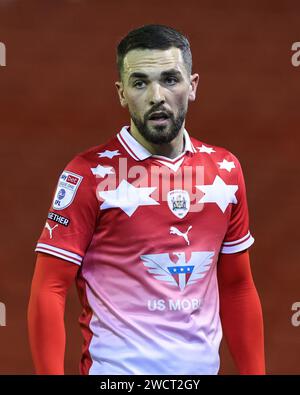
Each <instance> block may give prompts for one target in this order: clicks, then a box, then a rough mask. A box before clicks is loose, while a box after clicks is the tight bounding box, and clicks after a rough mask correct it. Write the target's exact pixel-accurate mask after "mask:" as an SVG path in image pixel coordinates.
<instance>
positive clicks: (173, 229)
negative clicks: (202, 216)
mask: <svg viewBox="0 0 300 395" xmlns="http://www.w3.org/2000/svg"><path fill="white" fill-rule="evenodd" d="M191 229H192V225H190V226H189V227H188V230H187V231H186V232H185V233H182V232H180V230H179V229H177V228H176V227H175V226H171V227H170V234H171V235H177V236H181V237H183V238H184V240H185V241H186V242H187V244H188V245H190V241H189V238H188V232H189V231H190V230H191Z"/></svg>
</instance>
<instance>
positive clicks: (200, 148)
mask: <svg viewBox="0 0 300 395" xmlns="http://www.w3.org/2000/svg"><path fill="white" fill-rule="evenodd" d="M197 148H198V150H199V152H206V153H207V154H211V153H212V152H216V151H215V150H214V149H213V148H212V147H207V146H206V145H204V144H202V146H201V147H197Z"/></svg>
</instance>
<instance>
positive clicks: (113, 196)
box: [99, 180, 159, 217]
mask: <svg viewBox="0 0 300 395" xmlns="http://www.w3.org/2000/svg"><path fill="white" fill-rule="evenodd" d="M155 189H156V187H149V188H148V187H144V188H142V187H141V188H136V187H135V186H134V185H132V184H130V183H128V182H127V181H126V180H122V182H121V183H120V184H119V186H118V188H117V189H113V190H111V191H102V192H99V196H100V197H101V198H102V199H104V203H102V205H101V206H100V209H101V210H105V209H107V208H113V207H119V208H120V209H121V210H123V211H124V212H125V213H126V214H127V215H128V216H129V217H131V216H132V214H133V213H134V212H135V210H136V209H137V208H138V207H139V206H154V205H159V203H158V202H157V201H156V200H154V199H152V198H151V197H150V196H149V195H150V194H151V193H152V192H153V191H154V190H155Z"/></svg>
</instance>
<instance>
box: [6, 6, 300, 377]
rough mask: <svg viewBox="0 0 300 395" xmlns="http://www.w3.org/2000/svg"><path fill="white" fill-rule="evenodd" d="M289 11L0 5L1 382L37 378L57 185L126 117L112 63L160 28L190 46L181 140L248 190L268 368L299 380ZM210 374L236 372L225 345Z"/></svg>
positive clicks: (73, 324)
mask: <svg viewBox="0 0 300 395" xmlns="http://www.w3.org/2000/svg"><path fill="white" fill-rule="evenodd" d="M299 15H300V2H299V1H290V0H287V1H283V0H282V1H277V0H273V1H266V0H262V1H257V0H245V1H243V2H241V1H210V2H207V1H205V2H204V1H199V0H197V1H196V0H194V1H191V0H186V1H184V2H182V1H179V0H173V1H172V2H161V1H159V0H152V1H151V2H150V1H147V2H146V1H145V2H141V1H140V0H139V1H138V0H137V1H130V0H127V1H125V2H123V1H117V0H111V1H109V2H102V1H96V0H90V1H87V0H86V1H80V0H78V1H71V0H69V1H67V0H64V1H63V0H47V1H30V0H26V1H12V0H10V1H9V0H6V1H4V0H0V42H2V43H4V44H5V46H6V66H5V67H0V133H1V140H0V141H1V143H0V168H1V194H0V207H1V227H0V232H1V234H0V246H1V271H0V302H3V303H5V305H6V314H7V315H6V326H3V327H0V349H1V353H0V374H32V373H33V372H34V370H33V365H32V361H31V356H30V351H29V345H28V340H27V324H26V310H27V303H28V298H29V291H30V283H31V278H32V274H33V270H34V264H35V253H34V247H35V243H36V240H37V238H38V237H39V234H40V232H41V230H42V227H43V226H44V222H45V219H46V214H47V210H48V207H49V205H50V201H51V197H52V193H53V191H54V188H55V185H56V182H57V178H58V175H59V174H60V172H61V170H62V169H63V167H64V166H65V165H66V163H67V162H68V161H69V160H70V159H71V158H72V157H73V156H74V155H75V154H76V153H78V152H81V151H83V150H85V149H87V148H89V147H90V146H93V145H97V144H100V143H102V142H104V141H106V140H107V139H108V138H109V137H110V136H112V135H114V134H116V133H117V132H118V131H119V130H120V129H121V127H122V126H124V125H129V116H128V113H127V110H126V109H123V108H122V107H121V106H120V104H119V100H118V97H117V91H116V88H115V86H114V82H115V81H116V80H117V72H116V65H115V51H116V46H117V44H118V42H119V41H120V40H121V38H122V37H123V36H125V35H126V34H127V33H128V31H129V30H131V29H133V28H137V27H139V26H141V25H144V24H148V23H162V24H166V25H170V26H172V27H174V28H177V29H178V30H180V31H182V32H183V33H184V34H186V35H187V37H188V38H189V40H190V43H191V48H192V53H193V72H197V73H199V74H200V83H199V86H198V96H197V100H196V102H194V103H192V104H190V108H189V112H188V117H187V122H186V128H187V130H188V131H189V133H190V134H191V135H193V136H195V137H197V138H199V139H201V140H202V141H204V142H206V143H208V144H215V145H220V146H224V147H226V148H228V149H229V150H230V151H232V152H233V153H234V154H235V155H237V156H238V158H239V159H240V161H241V163H242V166H243V169H244V175H245V179H246V184H247V192H248V202H249V211H250V222H251V231H252V233H253V235H254V237H255V239H256V242H255V244H254V245H253V247H252V248H251V250H250V251H251V261H252V269H253V275H254V278H255V282H256V285H257V288H258V291H259V294H260V296H261V301H262V306H263V311H264V318H265V340H266V358H267V370H268V373H272V374H287V373H291V374H299V373H300V326H299V327H295V326H293V325H292V324H291V317H292V310H291V306H292V304H293V303H294V302H297V301H300V286H299V285H300V270H299V258H300V252H299V231H298V226H299V219H300V216H299V201H300V184H299V170H300V165H299V161H300V157H299V140H300V139H299V125H300V111H299V98H300V66H299V67H294V66H293V65H292V63H291V56H292V50H291V47H292V44H293V43H294V42H297V41H300V23H299ZM79 313H80V305H79V302H78V299H77V294H76V291H75V287H73V288H72V290H71V292H70V294H69V299H68V304H67V309H66V330H67V350H66V373H69V374H77V373H78V364H79V358H80V351H81V334H80V330H79V325H78V323H77V319H78V316H79ZM221 355H222V368H221V373H223V374H232V373H235V368H234V365H233V363H232V360H231V357H230V355H229V353H228V350H227V348H226V345H224V344H223V345H222V352H221Z"/></svg>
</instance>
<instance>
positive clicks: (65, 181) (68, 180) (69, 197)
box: [52, 171, 82, 210]
mask: <svg viewBox="0 0 300 395" xmlns="http://www.w3.org/2000/svg"><path fill="white" fill-rule="evenodd" d="M81 181H82V177H81V176H79V175H78V174H75V173H71V172H70V171H64V172H63V173H62V174H61V176H60V178H59V180H58V184H57V188H56V192H55V196H54V200H53V204H52V207H53V208H54V209H55V210H62V209H64V208H66V207H68V206H70V204H71V203H72V202H73V200H74V197H75V195H76V192H77V189H78V187H79V185H80V183H81Z"/></svg>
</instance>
